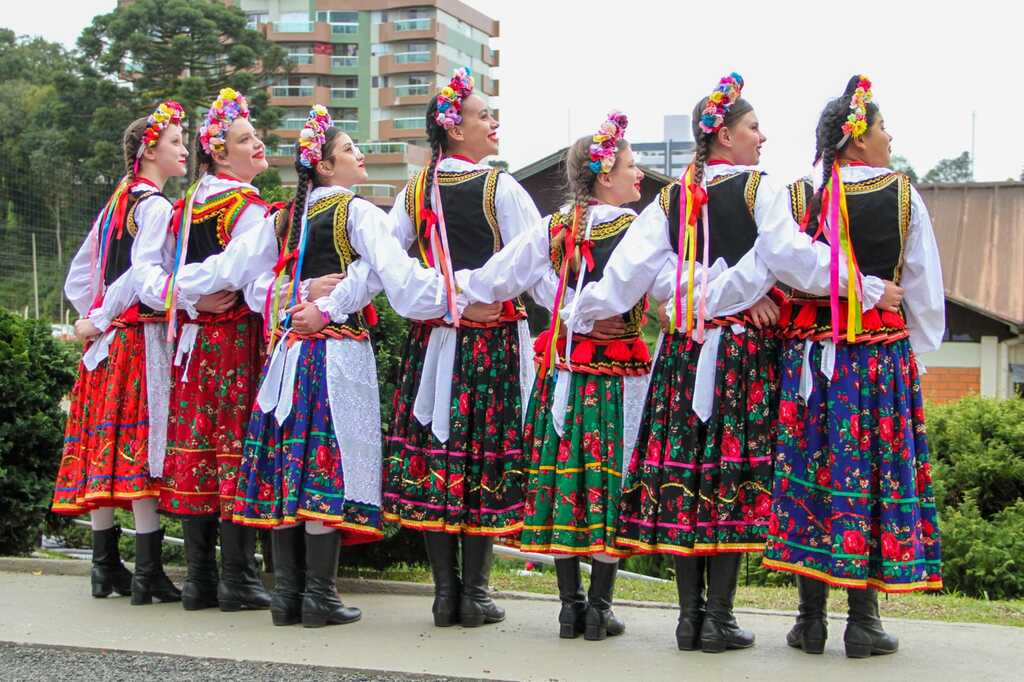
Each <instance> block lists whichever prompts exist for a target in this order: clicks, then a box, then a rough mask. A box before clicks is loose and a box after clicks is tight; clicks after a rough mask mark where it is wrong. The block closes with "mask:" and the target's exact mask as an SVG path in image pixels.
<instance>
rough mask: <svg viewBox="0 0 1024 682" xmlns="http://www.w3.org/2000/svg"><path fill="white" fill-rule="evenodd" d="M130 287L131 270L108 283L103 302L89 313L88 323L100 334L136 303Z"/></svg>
mask: <svg viewBox="0 0 1024 682" xmlns="http://www.w3.org/2000/svg"><path fill="white" fill-rule="evenodd" d="M136 300H137V299H136V297H135V288H134V287H133V286H132V273H131V269H129V270H127V271H126V272H123V273H121V276H120V277H118V278H117V279H115V280H114V281H113V282H111V283H110V286H109V287H107V289H106V291H104V292H103V300H102V301H101V302H100V304H99V305H98V306H96V307H95V308H94V309H93V310H91V311H90V312H89V321H90V322H92V323H93V325H95V326H96V328H97V329H99V330H100V331H101V332H105V331H107V328H108V327H109V326H110V323H111V322H112V321H113V320H114V319H116V318H117V316H118V315H120V314H121V313H123V312H124V311H125V310H127V309H128V308H129V307H130V306H131V305H132V304H133V303H135V301H136Z"/></svg>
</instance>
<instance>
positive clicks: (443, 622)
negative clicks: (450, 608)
mask: <svg viewBox="0 0 1024 682" xmlns="http://www.w3.org/2000/svg"><path fill="white" fill-rule="evenodd" d="M457 622H458V620H457V619H456V618H455V617H454V616H453V614H451V613H435V614H434V627H438V628H450V627H451V626H453V625H455V624H456V623H457Z"/></svg>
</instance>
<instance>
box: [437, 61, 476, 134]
mask: <svg viewBox="0 0 1024 682" xmlns="http://www.w3.org/2000/svg"><path fill="white" fill-rule="evenodd" d="M472 94H473V72H472V71H471V70H470V69H469V67H466V66H463V67H460V68H458V69H455V71H454V72H453V73H452V80H451V82H449V83H448V85H446V86H444V87H443V88H441V92H440V93H438V95H437V114H435V115H434V120H435V121H437V124H438V125H439V126H441V127H442V128H444V129H445V130H451V129H452V128H454V127H455V126H457V125H459V124H460V123H462V100H464V99H466V98H467V97H469V96H470V95H472Z"/></svg>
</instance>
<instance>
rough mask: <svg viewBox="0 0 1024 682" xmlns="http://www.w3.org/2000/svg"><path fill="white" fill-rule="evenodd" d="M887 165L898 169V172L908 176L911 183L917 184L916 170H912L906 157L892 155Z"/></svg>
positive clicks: (895, 169)
mask: <svg viewBox="0 0 1024 682" xmlns="http://www.w3.org/2000/svg"><path fill="white" fill-rule="evenodd" d="M889 167H890V168H892V169H893V170H894V171H899V172H900V173H903V174H904V175H906V176H907V177H908V178H910V181H911V182H912V183H914V184H915V185H916V184H917V181H918V178H917V172H916V171H915V170H914V167H913V166H911V165H910V161H908V160H907V159H906V157H903V156H900V155H898V154H897V155H896V156H894V157H892V159H891V160H890V161H889Z"/></svg>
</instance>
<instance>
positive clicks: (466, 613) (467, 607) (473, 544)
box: [459, 535, 505, 628]
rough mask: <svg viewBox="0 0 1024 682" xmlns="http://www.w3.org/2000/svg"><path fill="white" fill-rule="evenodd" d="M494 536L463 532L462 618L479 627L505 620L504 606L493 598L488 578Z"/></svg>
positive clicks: (466, 623)
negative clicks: (499, 604)
mask: <svg viewBox="0 0 1024 682" xmlns="http://www.w3.org/2000/svg"><path fill="white" fill-rule="evenodd" d="M493 545H494V540H493V539H492V538H489V537H487V536H485V535H463V536H462V600H461V601H460V602H459V621H460V622H461V623H462V626H463V627H466V628H476V627H480V626H481V625H484V624H485V623H500V622H501V621H503V620H505V610H504V609H503V608H501V607H500V606H498V605H497V604H495V603H494V600H492V599H491V595H490V589H489V587H488V581H489V580H490V577H491V562H492V561H493V560H494V552H493Z"/></svg>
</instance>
